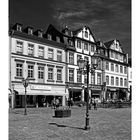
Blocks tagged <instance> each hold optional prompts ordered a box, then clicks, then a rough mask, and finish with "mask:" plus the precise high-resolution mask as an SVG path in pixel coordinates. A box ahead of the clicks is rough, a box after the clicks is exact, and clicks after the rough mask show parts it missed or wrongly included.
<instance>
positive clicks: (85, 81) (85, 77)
mask: <svg viewBox="0 0 140 140" xmlns="http://www.w3.org/2000/svg"><path fill="white" fill-rule="evenodd" d="M84 83H87V75H84Z"/></svg>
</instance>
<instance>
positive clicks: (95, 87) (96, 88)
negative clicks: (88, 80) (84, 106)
mask: <svg viewBox="0 0 140 140" xmlns="http://www.w3.org/2000/svg"><path fill="white" fill-rule="evenodd" d="M89 88H90V89H91V90H101V89H102V87H101V86H90V87H89Z"/></svg>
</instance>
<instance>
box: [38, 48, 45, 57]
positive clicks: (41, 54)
mask: <svg viewBox="0 0 140 140" xmlns="http://www.w3.org/2000/svg"><path fill="white" fill-rule="evenodd" d="M38 56H39V57H41V58H43V57H44V47H41V46H39V49H38Z"/></svg>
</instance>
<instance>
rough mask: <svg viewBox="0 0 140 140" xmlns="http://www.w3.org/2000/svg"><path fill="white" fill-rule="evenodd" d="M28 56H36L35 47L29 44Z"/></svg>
mask: <svg viewBox="0 0 140 140" xmlns="http://www.w3.org/2000/svg"><path fill="white" fill-rule="evenodd" d="M28 55H30V56H33V55H34V45H33V44H28Z"/></svg>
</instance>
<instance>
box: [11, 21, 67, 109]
mask: <svg viewBox="0 0 140 140" xmlns="http://www.w3.org/2000/svg"><path fill="white" fill-rule="evenodd" d="M58 38H59V40H58V41H53V40H52V36H51V35H50V34H47V33H44V34H43V32H42V31H41V30H37V31H35V32H34V31H33V28H32V27H27V28H25V29H22V25H20V24H16V25H15V26H14V27H13V28H12V30H11V34H10V63H9V65H10V71H9V77H10V78H9V79H10V85H9V86H10V89H12V90H13V95H14V96H13V99H12V106H14V107H23V106H24V98H25V97H24V94H25V92H24V86H23V83H22V80H23V78H26V77H28V79H29V86H28V87H27V104H28V106H35V105H38V106H47V105H50V104H51V102H52V100H53V98H59V100H60V103H61V104H62V105H65V98H66V96H67V93H66V90H65V74H64V73H65V71H66V68H65V67H66V65H65V61H66V60H65V58H66V56H65V46H64V44H63V43H61V40H60V39H61V37H60V36H58Z"/></svg>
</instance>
